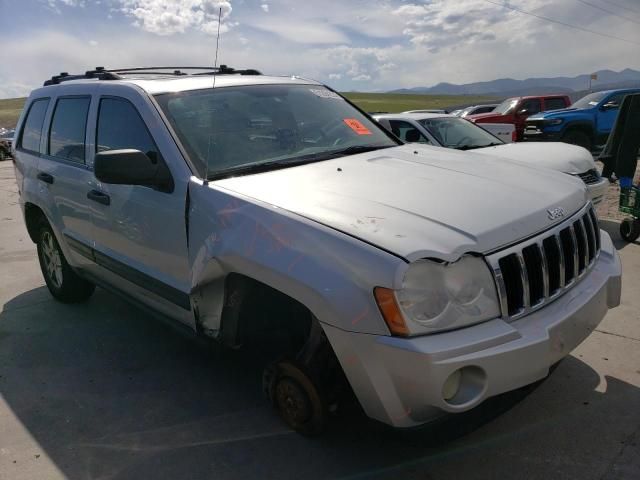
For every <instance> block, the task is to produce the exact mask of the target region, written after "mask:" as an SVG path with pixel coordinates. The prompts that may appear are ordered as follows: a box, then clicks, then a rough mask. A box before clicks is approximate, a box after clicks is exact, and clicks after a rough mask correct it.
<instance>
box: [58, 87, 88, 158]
mask: <svg viewBox="0 0 640 480" xmlns="http://www.w3.org/2000/svg"><path fill="white" fill-rule="evenodd" d="M90 103H91V98H90V97H67V98H60V99H59V100H58V102H57V103H56V109H55V111H54V112H53V119H52V120H51V130H50V132H49V155H53V156H54V157H58V158H63V159H65V160H70V161H72V162H77V163H84V146H85V143H84V139H85V132H86V128H87V114H88V113H89V104H90Z"/></svg>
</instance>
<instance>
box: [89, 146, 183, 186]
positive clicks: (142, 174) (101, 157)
mask: <svg viewBox="0 0 640 480" xmlns="http://www.w3.org/2000/svg"><path fill="white" fill-rule="evenodd" d="M149 153H150V156H149V155H147V154H145V153H142V152H141V151H140V150H133V149H126V150H105V151H103V152H98V153H97V154H96V156H95V158H94V162H93V170H94V173H95V176H96V178H97V179H98V180H100V181H101V182H104V183H111V184H115V185H142V186H147V187H156V188H158V189H159V190H161V191H173V178H172V177H171V174H170V173H169V170H168V169H167V167H166V165H165V164H164V162H162V161H160V160H159V159H158V158H157V154H155V153H153V152H149Z"/></svg>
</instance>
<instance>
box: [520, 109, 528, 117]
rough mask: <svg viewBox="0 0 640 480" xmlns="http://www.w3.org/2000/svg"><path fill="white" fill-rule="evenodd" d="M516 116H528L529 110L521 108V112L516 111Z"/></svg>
mask: <svg viewBox="0 0 640 480" xmlns="http://www.w3.org/2000/svg"><path fill="white" fill-rule="evenodd" d="M518 115H520V116H524V115H529V109H527V108H523V109H522V110H518Z"/></svg>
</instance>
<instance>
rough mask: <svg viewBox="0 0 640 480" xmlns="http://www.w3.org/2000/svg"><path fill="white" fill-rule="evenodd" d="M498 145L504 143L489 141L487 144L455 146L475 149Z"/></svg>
mask: <svg viewBox="0 0 640 480" xmlns="http://www.w3.org/2000/svg"><path fill="white" fill-rule="evenodd" d="M498 145H503V144H502V143H497V142H494V143H487V144H486V145H462V146H460V147H453V148H455V149H456V150H475V149H476V148H486V147H497V146H498Z"/></svg>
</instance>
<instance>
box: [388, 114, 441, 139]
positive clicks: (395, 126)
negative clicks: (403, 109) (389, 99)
mask: <svg viewBox="0 0 640 480" xmlns="http://www.w3.org/2000/svg"><path fill="white" fill-rule="evenodd" d="M389 124H390V125H391V131H392V132H393V134H394V135H395V136H396V137H398V138H399V139H400V140H403V141H405V142H409V143H426V144H429V143H431V142H429V140H428V139H427V138H425V136H424V135H423V134H422V133H420V130H418V129H417V128H416V127H414V126H413V125H411V124H410V123H409V122H405V121H402V120H389Z"/></svg>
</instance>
